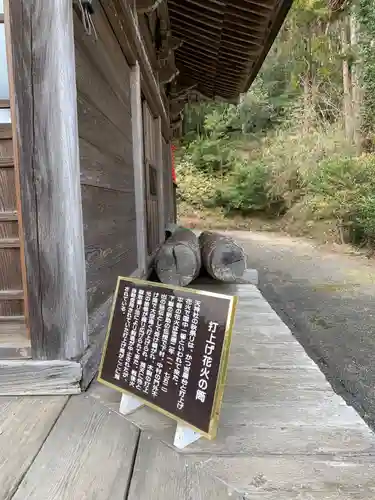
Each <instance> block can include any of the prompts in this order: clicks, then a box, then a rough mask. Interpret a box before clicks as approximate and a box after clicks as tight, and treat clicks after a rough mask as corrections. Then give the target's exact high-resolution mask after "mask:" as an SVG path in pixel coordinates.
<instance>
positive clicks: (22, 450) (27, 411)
mask: <svg viewBox="0 0 375 500" xmlns="http://www.w3.org/2000/svg"><path fill="white" fill-rule="evenodd" d="M66 401H67V398H66V397H65V396H56V397H38V398H24V397H22V398H4V397H0V500H10V499H11V498H12V495H13V494H14V492H15V490H16V488H17V486H18V484H19V482H20V481H21V479H22V477H23V475H24V474H25V473H26V471H27V470H28V468H29V467H30V465H31V464H32V462H33V460H34V458H35V456H36V455H37V453H38V451H39V449H40V448H41V446H42V445H43V442H44V441H45V439H46V438H47V436H48V434H49V432H50V430H51V428H52V427H53V425H54V424H55V422H56V420H57V419H58V417H59V414H60V412H61V410H62V409H63V408H64V406H65V404H66ZM40 500H41V499H40Z"/></svg>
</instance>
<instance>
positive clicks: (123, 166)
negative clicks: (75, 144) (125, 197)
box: [79, 137, 134, 193]
mask: <svg viewBox="0 0 375 500" xmlns="http://www.w3.org/2000/svg"><path fill="white" fill-rule="evenodd" d="M125 144H126V142H125ZM100 147H101V145H100V144H92V143H91V142H88V141H87V140H86V139H84V138H82V137H81V138H80V140H79V154H80V160H81V184H85V185H87V186H96V187H103V188H108V189H113V190H116V191H122V192H124V193H130V192H132V190H134V177H133V175H132V174H131V164H129V163H128V159H127V160H124V158H122V157H121V156H119V155H116V154H112V153H110V152H108V151H104V150H102V149H100ZM127 149H128V148H127V145H126V149H125V155H126V152H127ZM127 158H128V157H127Z"/></svg>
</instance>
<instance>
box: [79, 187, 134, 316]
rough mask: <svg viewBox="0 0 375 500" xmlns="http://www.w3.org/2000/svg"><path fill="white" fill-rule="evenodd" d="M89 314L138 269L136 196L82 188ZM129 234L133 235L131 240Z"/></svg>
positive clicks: (94, 188)
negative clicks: (123, 277) (125, 277)
mask: <svg viewBox="0 0 375 500" xmlns="http://www.w3.org/2000/svg"><path fill="white" fill-rule="evenodd" d="M82 200H83V214H84V235H85V255H86V275H87V299H88V310H89V314H92V313H93V312H94V311H95V309H96V308H97V307H99V306H100V305H101V304H102V303H104V302H105V301H106V300H107V299H108V296H109V295H110V294H111V293H113V290H114V288H115V285H116V281H117V277H118V276H119V275H120V274H123V275H125V276H128V275H129V274H131V273H132V272H134V270H135V269H137V246H136V245H137V240H136V231H137V229H136V220H135V201H134V193H133V194H132V195H130V194H129V195H126V194H124V193H123V192H121V191H114V190H108V189H102V188H96V187H92V186H85V185H82ZM127 235H132V236H131V237H129V236H127Z"/></svg>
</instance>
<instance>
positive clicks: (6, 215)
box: [0, 212, 18, 222]
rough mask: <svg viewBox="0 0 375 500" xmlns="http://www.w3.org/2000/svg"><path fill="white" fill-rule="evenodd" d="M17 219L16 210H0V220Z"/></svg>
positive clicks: (9, 220)
mask: <svg viewBox="0 0 375 500" xmlns="http://www.w3.org/2000/svg"><path fill="white" fill-rule="evenodd" d="M14 220H18V216H17V212H0V222H11V221H14Z"/></svg>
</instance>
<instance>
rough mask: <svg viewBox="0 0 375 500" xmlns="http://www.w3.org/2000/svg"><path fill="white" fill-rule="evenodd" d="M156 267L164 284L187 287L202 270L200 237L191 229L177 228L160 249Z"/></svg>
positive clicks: (156, 258)
mask: <svg viewBox="0 0 375 500" xmlns="http://www.w3.org/2000/svg"><path fill="white" fill-rule="evenodd" d="M154 267H155V271H156V274H157V276H158V278H159V280H160V281H161V282H162V283H166V284H169V285H178V286H187V285H188V284H189V283H191V282H192V281H193V280H194V279H195V278H196V277H197V276H198V274H199V272H200V269H201V254H200V248H199V241H198V237H197V236H196V235H195V234H194V233H193V231H190V229H185V228H181V227H179V228H177V229H176V230H175V231H174V232H173V233H172V234H171V236H170V237H169V238H168V239H167V241H166V242H165V243H164V245H163V246H162V247H161V248H160V250H159V252H158V254H157V255H156V257H155V263H154Z"/></svg>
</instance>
